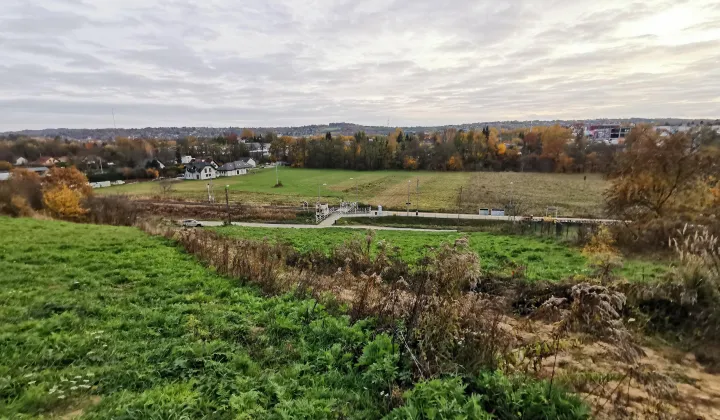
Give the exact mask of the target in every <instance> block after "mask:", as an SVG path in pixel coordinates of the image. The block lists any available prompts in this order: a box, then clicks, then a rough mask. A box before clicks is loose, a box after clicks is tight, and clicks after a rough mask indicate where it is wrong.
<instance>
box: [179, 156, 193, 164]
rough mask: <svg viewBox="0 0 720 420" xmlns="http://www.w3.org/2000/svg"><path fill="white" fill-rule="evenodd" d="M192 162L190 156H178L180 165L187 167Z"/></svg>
mask: <svg viewBox="0 0 720 420" xmlns="http://www.w3.org/2000/svg"><path fill="white" fill-rule="evenodd" d="M192 160H193V158H192V156H180V163H182V164H183V165H187V164H188V163H190V162H192Z"/></svg>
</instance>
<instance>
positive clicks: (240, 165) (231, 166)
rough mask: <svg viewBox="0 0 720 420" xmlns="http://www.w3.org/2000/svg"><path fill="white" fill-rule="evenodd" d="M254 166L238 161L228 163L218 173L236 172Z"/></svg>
mask: <svg viewBox="0 0 720 420" xmlns="http://www.w3.org/2000/svg"><path fill="white" fill-rule="evenodd" d="M249 168H252V165H250V164H248V163H247V161H243V160H236V161H235V162H228V163H226V164H224V165H222V166H221V167H219V168H218V171H234V170H236V169H249Z"/></svg>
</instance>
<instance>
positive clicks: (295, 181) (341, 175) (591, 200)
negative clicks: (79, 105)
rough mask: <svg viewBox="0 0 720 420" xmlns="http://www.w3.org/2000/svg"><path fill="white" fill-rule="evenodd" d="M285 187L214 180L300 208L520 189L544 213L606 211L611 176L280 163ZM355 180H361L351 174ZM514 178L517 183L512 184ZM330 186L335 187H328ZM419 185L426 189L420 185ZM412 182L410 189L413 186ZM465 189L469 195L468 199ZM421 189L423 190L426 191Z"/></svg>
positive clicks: (190, 195) (188, 185)
mask: <svg viewBox="0 0 720 420" xmlns="http://www.w3.org/2000/svg"><path fill="white" fill-rule="evenodd" d="M279 174H280V180H281V181H282V183H283V187H281V188H274V187H273V186H274V185H275V170H274V169H262V170H258V171H254V172H253V173H251V174H249V175H245V176H237V177H230V178H222V179H216V180H213V182H212V184H213V190H214V192H215V196H216V199H220V198H221V196H222V195H223V194H224V188H225V185H229V186H230V188H229V191H230V199H231V200H232V201H240V202H243V203H247V204H277V205H300V204H301V203H302V202H303V201H307V202H308V203H311V204H312V203H314V202H315V201H316V200H317V196H318V186H320V196H321V201H323V202H326V201H329V202H331V203H339V202H340V201H341V200H342V199H345V200H346V201H355V197H356V188H355V185H356V182H357V195H358V197H359V200H360V202H361V203H366V204H370V205H373V206H377V205H383V206H385V207H386V208H394V209H404V208H405V203H406V202H407V200H408V189H409V191H410V202H411V203H413V204H412V205H411V207H412V208H415V206H416V205H418V203H419V207H420V209H421V210H427V211H450V212H453V211H457V209H458V206H462V208H463V211H466V212H472V213H474V212H476V211H477V209H478V208H482V207H498V206H500V205H501V204H502V203H504V202H505V201H507V199H508V197H509V196H510V195H511V194H512V196H513V200H515V201H521V202H523V203H524V207H526V208H527V210H528V211H529V212H531V213H533V214H543V213H544V211H545V208H546V207H548V206H557V207H560V213H561V214H563V215H601V214H602V202H603V200H602V192H603V190H604V188H605V187H606V181H605V180H603V178H602V177H601V176H600V175H596V174H589V175H587V177H586V178H587V179H585V176H584V175H582V174H573V175H565V174H539V173H511V172H426V171H418V172H410V171H363V172H358V171H347V170H340V169H297V168H287V167H283V168H280V171H279ZM351 178H354V179H351ZM511 182H512V187H511V184H510V183H511ZM207 184H208V181H180V182H178V183H177V184H176V186H175V191H174V192H173V193H172V194H171V196H172V197H174V198H185V199H192V200H205V199H207ZM323 184H327V185H323ZM418 185H419V188H418ZM408 187H409V188H408ZM96 191H97V193H98V194H129V195H135V196H144V197H150V196H157V195H159V193H160V191H159V186H158V184H157V182H141V183H135V184H125V185H120V186H114V187H109V188H102V189H98V190H96ZM461 191H462V199H461V198H460V197H461ZM418 192H419V194H418Z"/></svg>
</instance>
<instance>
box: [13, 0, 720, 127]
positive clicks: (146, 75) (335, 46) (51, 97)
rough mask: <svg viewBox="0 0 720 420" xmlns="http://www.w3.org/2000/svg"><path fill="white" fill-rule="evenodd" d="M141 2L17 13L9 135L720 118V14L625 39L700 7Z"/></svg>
mask: <svg viewBox="0 0 720 420" xmlns="http://www.w3.org/2000/svg"><path fill="white" fill-rule="evenodd" d="M9 1H12V0H9ZM128 3H129V4H128V5H125V4H123V3H118V2H109V3H107V4H104V5H100V4H96V3H95V2H91V1H79V0H75V1H74V0H62V2H56V1H54V0H28V1H27V2H20V1H15V2H13V3H12V4H11V6H10V7H9V12H8V13H7V14H3V15H0V55H2V56H3V57H4V58H5V60H4V61H3V63H0V107H2V109H3V112H2V113H0V131H4V130H10V129H22V128H27V127H33V128H37V127H44V126H107V114H108V109H112V108H114V109H115V110H116V113H117V114H118V115H119V116H121V118H119V124H124V125H126V126H151V125H201V124H207V125H240V126H242V125H244V124H247V125H255V126H257V125H286V124H306V123H324V122H328V121H330V120H346V121H355V122H360V123H380V122H384V121H385V120H386V119H387V117H388V116H390V117H391V118H392V120H393V121H395V122H396V123H397V124H412V123H422V124H447V123H460V122H468V121H479V120H483V119H506V118H531V117H534V116H537V115H545V116H550V117H553V118H554V117H557V118H582V117H601V116H607V117H614V116H631V115H634V116H643V115H644V116H655V115H678V116H688V115H692V114H696V115H698V116H712V115H716V116H717V114H720V103H718V102H717V96H718V92H720V74H719V71H718V60H719V59H720V57H719V56H718V53H717V51H719V50H720V49H719V47H718V42H720V40H719V39H707V31H709V30H712V29H713V24H714V22H718V21H720V10H719V11H718V12H716V13H714V12H712V10H713V9H712V8H711V7H709V6H707V7H705V6H703V7H702V8H701V9H698V10H702V15H698V22H697V24H695V25H690V27H689V28H687V29H686V30H685V31H684V32H683V33H684V34H687V37H688V38H687V39H688V40H689V41H688V43H687V44H685V45H674V44H668V43H667V42H666V40H665V39H664V37H663V36H662V35H663V34H664V33H665V29H666V28H655V29H657V30H656V31H650V32H649V33H647V34H642V35H639V36H623V37H620V36H619V35H618V34H617V33H616V31H615V29H617V28H619V27H620V26H621V25H622V24H626V23H627V24H634V22H636V21H637V17H638V16H652V15H653V14H655V13H660V12H663V11H666V10H668V8H670V7H691V8H692V7H695V4H696V3H695V2H685V3H677V2H674V1H670V0H667V1H662V2H660V1H651V0H646V1H636V2H635V3H633V4H631V5H624V4H623V3H622V2H620V1H612V0H608V2H607V5H606V4H605V2H601V1H600V2H599V1H596V0H578V1H577V2H575V3H574V6H575V7H571V6H568V5H567V4H566V2H563V1H561V0H538V1H531V0H517V1H508V2H496V1H490V0H481V1H477V2H467V1H465V0H448V1H446V2H442V3H440V2H437V1H435V0H415V1H410V0H391V1H388V2H384V3H383V2H377V3H374V2H373V3H369V2H355V1H349V0H342V1H337V0H315V1H312V2H307V3H304V4H303V5H302V6H299V5H298V4H297V3H294V2H291V1H290V0H279V1H274V2H267V1H261V0H248V1H244V2H241V3H237V2H232V1H230V0H218V1H215V2H202V1H197V2H184V3H165V2H163V3H160V2H157V3H156V2H153V1H147V2H142V3H134V2H128ZM698 7H699V6H698ZM713 13H714V14H713ZM646 29H647V28H646ZM650 29H653V28H650ZM696 33H705V35H703V37H697V41H696V42H692V40H693V39H695V38H694V37H693V36H694V34H696ZM576 45H581V46H583V48H577V49H576V48H573V47H574V46H576ZM680 63H682V64H683V65H681V66H680V65H678V64H680ZM630 64H638V65H637V66H631V65H630ZM643 66H645V67H643ZM636 68H637V69H636ZM650 70H653V71H650ZM655 70H662V71H655ZM604 112H607V114H605V113H604ZM170 123H172V124H170Z"/></svg>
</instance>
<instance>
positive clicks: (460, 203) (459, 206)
mask: <svg viewBox="0 0 720 420" xmlns="http://www.w3.org/2000/svg"><path fill="white" fill-rule="evenodd" d="M460 209H462V185H461V186H460V197H458V220H460Z"/></svg>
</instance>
